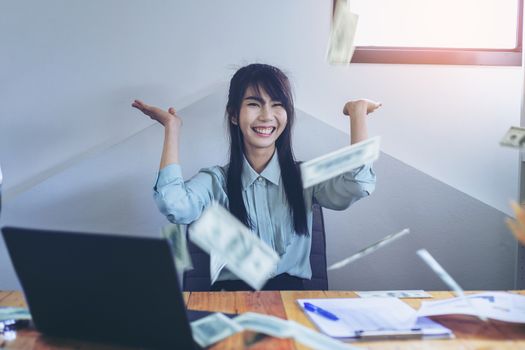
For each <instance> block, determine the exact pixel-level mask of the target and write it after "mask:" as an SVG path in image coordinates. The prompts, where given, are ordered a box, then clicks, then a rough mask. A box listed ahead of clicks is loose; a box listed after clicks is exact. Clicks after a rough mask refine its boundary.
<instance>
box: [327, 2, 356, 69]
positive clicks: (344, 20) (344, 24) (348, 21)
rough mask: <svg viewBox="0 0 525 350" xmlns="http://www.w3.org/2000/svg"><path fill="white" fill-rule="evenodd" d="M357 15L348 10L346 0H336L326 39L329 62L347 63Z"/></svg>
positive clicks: (351, 50) (352, 47) (350, 56)
mask: <svg viewBox="0 0 525 350" xmlns="http://www.w3.org/2000/svg"><path fill="white" fill-rule="evenodd" d="M358 19H359V17H358V16H357V15H356V14H355V13H352V12H351V11H350V7H349V4H348V2H347V1H346V0H338V1H337V3H336V5H335V11H334V18H333V21H332V28H331V31H330V38H329V41H328V52H327V60H328V62H329V63H330V64H349V63H350V61H351V59H352V56H353V54H354V38H355V33H356V29H357V20H358Z"/></svg>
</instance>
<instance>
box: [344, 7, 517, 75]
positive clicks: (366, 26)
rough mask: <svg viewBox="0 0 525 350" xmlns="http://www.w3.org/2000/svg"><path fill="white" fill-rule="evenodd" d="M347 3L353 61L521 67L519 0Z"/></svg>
mask: <svg viewBox="0 0 525 350" xmlns="http://www.w3.org/2000/svg"><path fill="white" fill-rule="evenodd" d="M334 4H335V1H334ZM350 6H351V10H352V12H355V13H357V14H358V15H359V23H358V29H357V32H356V38H355V45H356V51H355V53H354V57H353V58H352V62H354V63H426V64H465V65H513V66H519V65H521V49H522V23H523V0H503V1H502V0H461V1H457V0H427V1H413V0H396V1H392V0H374V1H370V0H352V1H351V3H350Z"/></svg>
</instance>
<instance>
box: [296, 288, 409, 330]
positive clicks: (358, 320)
mask: <svg viewBox="0 0 525 350" xmlns="http://www.w3.org/2000/svg"><path fill="white" fill-rule="evenodd" d="M297 302H298V303H299V305H300V306H301V307H302V308H303V310H304V312H305V313H306V315H307V316H308V317H309V318H310V319H311V320H312V322H313V323H314V324H315V325H316V326H317V327H318V328H319V329H320V330H321V332H323V333H325V334H327V335H329V336H332V337H336V338H348V337H354V336H355V332H356V331H375V330H379V329H382V330H385V329H388V330H409V329H411V328H414V327H415V325H416V322H417V315H416V311H415V310H414V309H412V308H411V307H410V306H408V305H407V304H405V303H404V302H402V301H401V300H399V299H396V298H368V299H360V298H344V299H338V298H334V299H298V300H297ZM305 302H308V303H311V304H313V305H315V306H318V307H320V308H322V309H324V310H326V311H329V312H331V313H333V314H334V315H336V316H337V317H338V318H339V320H330V319H328V318H326V317H323V316H320V315H318V314H317V313H314V312H311V311H308V310H305V309H304V303H305Z"/></svg>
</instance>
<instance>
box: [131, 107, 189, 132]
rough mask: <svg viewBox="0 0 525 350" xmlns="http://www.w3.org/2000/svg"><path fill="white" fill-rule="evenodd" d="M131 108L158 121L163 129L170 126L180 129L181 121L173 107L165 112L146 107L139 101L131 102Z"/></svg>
mask: <svg viewBox="0 0 525 350" xmlns="http://www.w3.org/2000/svg"><path fill="white" fill-rule="evenodd" d="M131 106H132V107H135V108H136V109H138V110H140V111H141V112H142V113H144V114H145V115H147V116H149V117H150V118H151V119H153V120H156V121H158V122H159V123H161V124H162V125H163V126H164V127H167V126H170V125H174V126H177V127H180V126H181V125H182V119H180V117H179V116H178V115H177V114H176V112H175V108H173V107H170V108H168V111H165V110H162V109H160V108H158V107H155V106H150V105H147V104H145V103H144V102H142V101H140V100H135V101H133V103H132V104H131Z"/></svg>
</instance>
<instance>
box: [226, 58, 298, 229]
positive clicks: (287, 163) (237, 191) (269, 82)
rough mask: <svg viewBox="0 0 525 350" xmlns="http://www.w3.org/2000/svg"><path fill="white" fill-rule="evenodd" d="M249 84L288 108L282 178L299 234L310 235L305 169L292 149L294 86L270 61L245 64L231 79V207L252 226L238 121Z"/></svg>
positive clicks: (281, 144)
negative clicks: (245, 197) (246, 202)
mask: <svg viewBox="0 0 525 350" xmlns="http://www.w3.org/2000/svg"><path fill="white" fill-rule="evenodd" d="M249 87H251V88H253V89H254V91H255V92H256V93H257V94H259V95H260V89H263V90H264V91H266V93H267V94H268V95H269V96H270V97H271V98H272V100H274V101H280V102H281V103H282V104H283V107H284V109H285V110H286V113H287V116H288V121H287V123H286V126H285V128H284V130H283V132H282V134H281V135H280V136H279V138H278V139H277V140H276V142H275V146H276V148H277V155H278V157H279V165H280V167H281V179H282V183H283V185H284V192H285V194H286V199H287V201H288V206H289V209H290V213H291V215H292V217H293V224H294V230H295V232H296V233H297V234H300V235H308V226H307V223H306V208H305V202H304V196H303V184H302V180H301V171H300V168H299V165H298V163H297V162H296V160H295V157H294V155H293V151H292V146H291V144H292V132H291V131H292V127H293V123H294V119H295V111H294V105H293V96H292V89H291V86H290V81H289V80H288V78H287V77H286V75H285V74H284V73H283V72H282V71H281V70H280V69H278V68H276V67H273V66H270V65H267V64H258V63H256V64H250V65H248V66H245V67H242V68H240V69H239V70H237V72H236V73H235V74H234V75H233V77H232V79H231V81H230V90H229V93H228V103H227V105H226V118H227V124H228V130H229V134H230V163H229V166H228V172H227V180H226V184H227V191H228V198H229V210H230V212H231V213H232V214H233V215H234V216H236V217H237V218H238V219H239V220H240V221H241V222H243V223H244V224H245V225H246V226H248V227H252V228H253V225H252V223H251V222H250V218H249V217H248V214H247V212H246V207H245V206H244V201H243V198H242V183H241V174H242V166H243V155H244V142H243V135H242V132H241V129H240V127H239V125H238V123H237V122H236V123H235V124H234V123H233V122H234V121H237V120H238V118H239V114H240V110H241V104H242V100H243V97H244V94H245V92H246V89H248V88H249Z"/></svg>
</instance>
